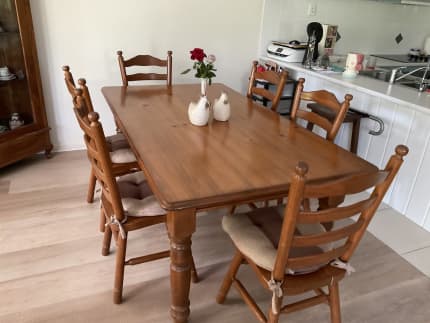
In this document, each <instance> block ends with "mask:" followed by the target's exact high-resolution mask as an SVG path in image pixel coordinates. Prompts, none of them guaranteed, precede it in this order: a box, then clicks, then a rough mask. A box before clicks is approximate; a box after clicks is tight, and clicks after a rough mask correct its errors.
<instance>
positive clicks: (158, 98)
mask: <svg viewBox="0 0 430 323" xmlns="http://www.w3.org/2000/svg"><path fill="white" fill-rule="evenodd" d="M199 87H200V85H198V84H178V85H173V86H171V87H168V86H165V85H151V86H128V87H126V86H112V87H104V88H103V89H102V93H103V95H104V97H105V98H106V101H107V103H108V105H109V106H110V108H111V110H112V112H113V114H114V116H115V119H116V121H117V123H118V125H119V127H120V129H121V130H122V132H123V133H124V135H125V136H126V137H127V139H128V141H129V143H130V145H131V148H132V150H133V151H134V153H135V154H136V157H137V160H138V163H139V165H140V167H141V168H142V170H143V171H144V173H145V176H146V178H147V180H148V182H149V184H150V186H151V189H152V190H153V192H154V194H155V195H156V197H157V198H158V201H159V202H160V204H161V206H162V207H163V208H165V209H166V210H167V212H168V213H167V230H168V234H169V238H170V241H171V243H170V250H171V253H170V259H171V266H170V284H171V307H170V314H171V317H172V319H173V321H174V322H187V321H188V317H189V315H190V309H189V308H190V302H189V291H190V279H191V272H190V268H191V236H192V234H193V232H195V230H196V212H197V211H199V210H202V209H210V208H218V207H226V206H232V205H238V204H242V203H247V202H253V201H259V200H267V199H278V198H282V197H285V196H287V193H288V189H289V185H290V180H291V176H292V173H293V171H294V169H295V167H296V165H297V163H298V162H299V161H305V162H306V163H307V164H308V165H309V172H308V174H307V179H308V180H309V181H317V180H322V179H329V178H336V177H339V176H343V175H348V174H355V173H369V172H376V171H377V168H376V167H375V166H374V165H372V164H370V163H368V162H367V161H365V160H363V159H361V158H359V157H357V156H356V155H354V154H352V153H350V152H349V151H346V150H344V149H343V148H341V147H339V146H337V145H335V144H333V143H331V142H328V141H326V140H325V139H324V138H321V137H319V136H317V135H315V134H313V133H311V132H310V131H308V130H306V129H304V128H302V127H301V126H299V125H297V124H296V123H294V122H292V121H290V120H289V119H287V118H284V117H280V116H279V115H278V114H277V113H274V112H272V111H270V110H269V109H265V108H264V107H262V106H261V105H259V104H258V103H255V102H253V101H252V100H250V99H248V98H247V97H246V96H244V95H242V94H240V93H238V92H236V91H234V90H233V89H231V88H229V87H228V86H226V85H223V84H212V85H211V86H209V88H208V99H209V101H210V102H214V99H215V98H217V97H219V96H220V95H221V93H222V92H224V93H226V94H227V96H228V99H229V102H230V106H231V117H230V120H229V121H227V122H220V121H215V120H209V124H208V125H207V126H203V127H197V126H194V125H192V124H191V123H190V122H189V120H188V112H187V110H188V105H189V103H190V102H192V101H197V100H198V98H199V93H200V88H199ZM197 262H198V260H197ZM214 299H215V295H214Z"/></svg>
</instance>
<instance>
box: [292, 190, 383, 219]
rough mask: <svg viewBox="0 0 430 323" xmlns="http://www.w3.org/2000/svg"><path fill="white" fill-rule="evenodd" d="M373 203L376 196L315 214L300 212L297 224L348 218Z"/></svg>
mask: <svg viewBox="0 0 430 323" xmlns="http://www.w3.org/2000/svg"><path fill="white" fill-rule="evenodd" d="M375 201H376V196H374V197H371V198H368V199H366V200H363V201H359V202H357V203H354V204H351V205H348V206H342V207H337V208H335V209H326V210H318V211H316V212H300V213H299V214H298V215H297V223H303V224H310V223H327V222H333V221H338V220H342V219H346V218H350V217H351V216H354V215H356V214H359V213H362V212H363V211H364V210H366V209H368V208H369V207H370V206H371V205H372V203H375Z"/></svg>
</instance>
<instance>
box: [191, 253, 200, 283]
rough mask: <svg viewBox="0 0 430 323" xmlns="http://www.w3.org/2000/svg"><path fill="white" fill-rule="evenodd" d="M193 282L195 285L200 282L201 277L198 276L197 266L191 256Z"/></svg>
mask: <svg viewBox="0 0 430 323" xmlns="http://www.w3.org/2000/svg"><path fill="white" fill-rule="evenodd" d="M191 281H192V282H193V283H198V282H199V275H198V274H197V269H196V264H195V263H194V257H193V255H192V254H191Z"/></svg>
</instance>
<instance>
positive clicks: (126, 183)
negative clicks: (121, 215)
mask: <svg viewBox="0 0 430 323" xmlns="http://www.w3.org/2000/svg"><path fill="white" fill-rule="evenodd" d="M117 183H118V187H119V193H120V195H121V202H122V206H123V208H124V211H125V212H126V214H127V215H130V216H153V215H162V214H166V210H164V209H163V208H162V207H161V206H160V204H159V203H158V201H157V199H156V197H155V196H154V194H153V193H152V191H151V188H150V187H149V185H148V182H147V181H146V180H145V176H144V175H143V172H136V173H133V174H127V175H124V176H121V177H119V178H118V179H117Z"/></svg>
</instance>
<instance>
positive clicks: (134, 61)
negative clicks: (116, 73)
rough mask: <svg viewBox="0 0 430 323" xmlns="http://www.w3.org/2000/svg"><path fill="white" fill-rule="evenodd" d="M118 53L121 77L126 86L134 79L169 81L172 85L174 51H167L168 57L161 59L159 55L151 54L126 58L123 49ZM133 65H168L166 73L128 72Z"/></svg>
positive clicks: (168, 84)
mask: <svg viewBox="0 0 430 323" xmlns="http://www.w3.org/2000/svg"><path fill="white" fill-rule="evenodd" d="M117 55H118V63H119V68H120V72H121V78H122V83H123V85H124V86H128V82H129V81H130V82H133V81H146V80H152V81H154V80H155V81H162V80H166V81H167V86H171V85H172V51H170V50H169V51H168V52H167V58H166V59H164V60H163V59H159V58H157V57H154V56H151V55H137V56H134V57H132V58H130V59H127V60H125V59H124V57H123V55H122V51H120V50H119V51H117ZM132 66H140V67H154V66H155V67H166V73H165V74H163V73H151V72H148V73H144V72H140V73H134V74H127V70H126V68H127V67H132Z"/></svg>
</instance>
